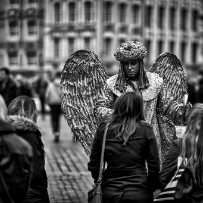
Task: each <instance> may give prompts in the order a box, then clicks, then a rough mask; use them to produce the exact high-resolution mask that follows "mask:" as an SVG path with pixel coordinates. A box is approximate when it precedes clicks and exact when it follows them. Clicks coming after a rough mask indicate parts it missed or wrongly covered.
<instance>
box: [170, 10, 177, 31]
mask: <svg viewBox="0 0 203 203" xmlns="http://www.w3.org/2000/svg"><path fill="white" fill-rule="evenodd" d="M175 25H176V9H175V8H174V7H171V8H170V10H169V28H170V29H171V30H175V29H176V26H175Z"/></svg>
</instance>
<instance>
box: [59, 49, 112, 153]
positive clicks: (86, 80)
mask: <svg viewBox="0 0 203 203" xmlns="http://www.w3.org/2000/svg"><path fill="white" fill-rule="evenodd" d="M107 78H108V75H107V73H106V72H105V70H104V67H103V66H102V63H101V62H100V61H99V59H98V56H97V55H96V54H95V53H93V52H91V51H87V50H79V51H77V52H75V53H74V54H72V55H71V57H70V58H69V59H68V60H67V61H66V63H65V65H64V68H63V70H62V77H61V107H62V111H63V114H64V117H65V119H66V121H67V123H68V125H69V126H70V128H71V130H72V132H73V134H74V136H76V137H77V138H78V140H79V142H80V143H81V144H82V146H83V148H84V150H85V152H86V154H87V155H89V154H90V151H91V146H92V142H93V138H94V134H95V132H96V128H97V122H96V118H95V115H94V104H95V102H94V101H95V100H96V98H97V96H98V95H99V94H101V93H102V91H103V86H104V85H105V82H106V79H107Z"/></svg>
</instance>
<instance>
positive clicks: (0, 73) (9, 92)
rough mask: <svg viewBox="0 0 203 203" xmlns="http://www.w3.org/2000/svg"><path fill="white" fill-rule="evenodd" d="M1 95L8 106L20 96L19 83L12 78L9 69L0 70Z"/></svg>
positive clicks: (2, 68)
mask: <svg viewBox="0 0 203 203" xmlns="http://www.w3.org/2000/svg"><path fill="white" fill-rule="evenodd" d="M0 94H1V95H2V97H3V98H4V100H5V102H6V105H7V106H8V105H9V103H10V102H11V100H13V99H14V98H15V97H17V96H18V86H17V82H16V81H15V80H14V79H13V78H12V77H11V74H10V70H9V68H7V67H1V68H0Z"/></svg>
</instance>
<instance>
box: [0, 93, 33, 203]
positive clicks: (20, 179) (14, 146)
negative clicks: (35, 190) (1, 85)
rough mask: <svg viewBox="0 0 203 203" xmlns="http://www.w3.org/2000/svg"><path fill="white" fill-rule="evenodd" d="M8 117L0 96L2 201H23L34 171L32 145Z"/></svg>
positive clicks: (0, 195)
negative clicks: (23, 137) (20, 135)
mask: <svg viewBox="0 0 203 203" xmlns="http://www.w3.org/2000/svg"><path fill="white" fill-rule="evenodd" d="M6 118H7V107H6V104H5V102H4V100H3V98H2V97H1V96H0V152H1V153H0V174H1V175H0V176H1V178H0V203H8V202H10V201H9V198H10V199H12V200H13V202H15V203H22V199H23V198H24V197H25V196H26V194H27V191H28V188H29V182H30V177H31V172H32V156H33V153H32V147H31V145H30V144H29V143H28V142H27V141H25V140H24V139H22V138H21V137H19V136H18V135H17V134H16V131H15V129H14V127H13V126H12V125H11V124H10V123H8V122H7V121H6ZM3 180H4V182H5V185H3ZM6 191H8V193H7V192H6Z"/></svg>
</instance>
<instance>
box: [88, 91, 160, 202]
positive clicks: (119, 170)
mask: <svg viewBox="0 0 203 203" xmlns="http://www.w3.org/2000/svg"><path fill="white" fill-rule="evenodd" d="M108 123H109V127H108V131H107V137H106V145H105V153H104V160H105V162H106V163H107V168H106V169H105V171H104V172H103V179H102V190H103V194H104V198H105V202H106V203H118V202H119V203H125V202H126V203H149V202H152V201H153V191H154V190H155V189H156V187H157V184H158V181H157V180H158V175H159V169H160V161H159V153H158V147H157V141H156V138H155V135H154V132H153V128H152V126H151V125H150V124H148V123H146V122H145V121H144V116H143V101H142V98H141V96H139V95H137V94H136V93H135V92H126V93H124V94H123V95H121V96H120V97H119V98H118V100H117V101H116V103H115V107H114V111H113V115H112V118H111V119H110V121H108ZM105 126H106V124H105V123H101V124H100V125H99V127H98V129H97V132H96V135H95V137H94V141H93V146H92V150H91V154H90V161H89V163H88V170H89V171H90V172H91V174H92V177H93V179H94V180H95V181H96V180H97V179H98V175H99V165H100V156H101V150H102V140H103V134H104V129H105Z"/></svg>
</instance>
